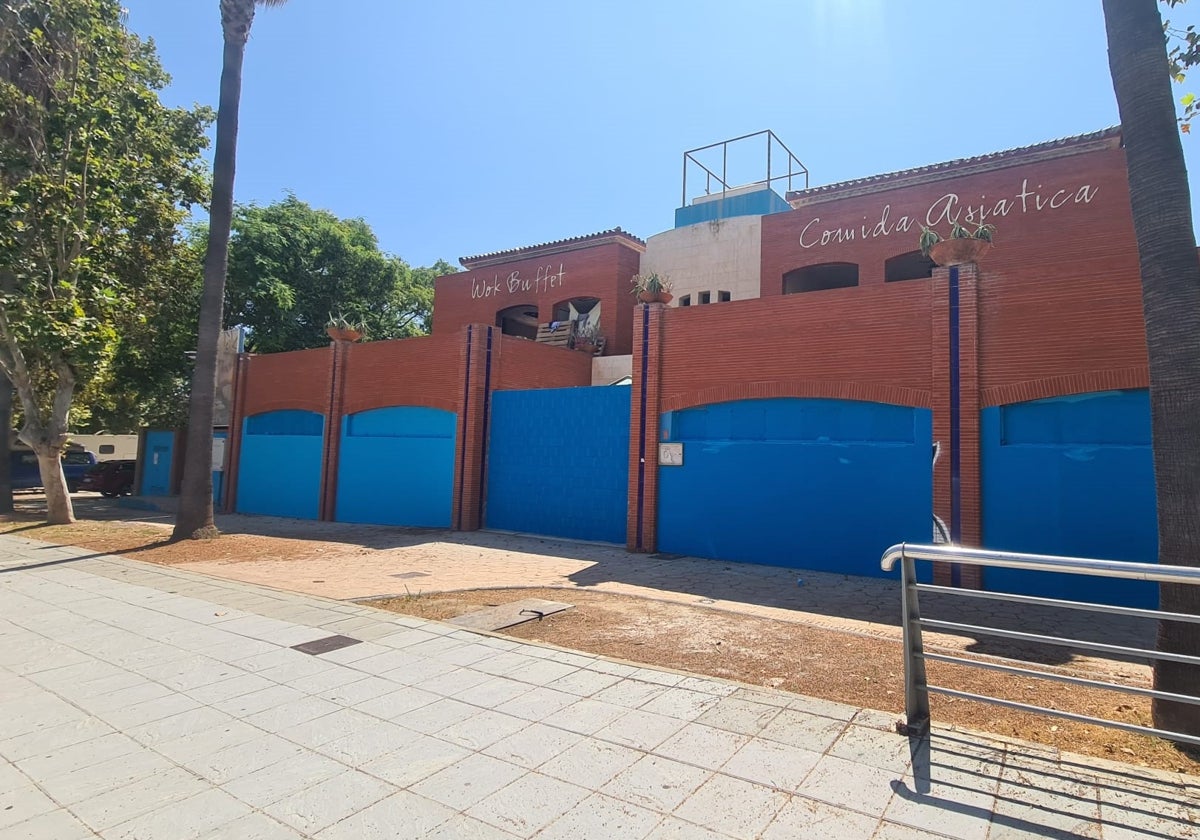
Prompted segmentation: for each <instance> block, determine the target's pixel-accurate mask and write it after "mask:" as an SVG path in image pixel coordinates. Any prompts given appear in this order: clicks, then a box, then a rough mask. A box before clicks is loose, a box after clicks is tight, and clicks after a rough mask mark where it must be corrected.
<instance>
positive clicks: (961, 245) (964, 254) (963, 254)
mask: <svg viewBox="0 0 1200 840" xmlns="http://www.w3.org/2000/svg"><path fill="white" fill-rule="evenodd" d="M991 247H992V243H991V242H987V241H986V240H983V239H943V240H942V241H941V242H939V243H937V244H936V245H934V246H933V247H931V248H930V249H929V258H930V259H931V260H933V261H934V262H935V263H937V264H938V265H940V266H950V265H962V264H963V263H973V262H976V261H978V259H979V258H980V257H982V256H983V255H984V254H986V253H987V252H988V250H989V249H990V248H991Z"/></svg>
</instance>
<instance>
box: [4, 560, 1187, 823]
mask: <svg viewBox="0 0 1200 840" xmlns="http://www.w3.org/2000/svg"><path fill="white" fill-rule="evenodd" d="M38 550H39V549H38V547H37V545H36V544H33V543H30V541H22V540H19V539H15V538H11V537H0V568H7V569H9V571H0V616H2V618H0V701H2V702H3V709H4V715H3V716H0V835H2V836H3V837H4V838H5V840H8V838H9V837H13V838H26V837H28V838H37V840H44V838H55V840H75V839H76V838H85V837H101V838H104V839H105V840H113V838H121V839H122V840H134V838H147V840H150V838H153V840H160V838H171V840H176V838H205V839H206V840H218V839H219V840H249V838H262V840H275V839H276V838H278V839H279V840H294V838H314V837H315V838H319V839H320V840H347V839H348V838H354V840H360V839H361V838H368V840H369V838H385V837H386V838H389V840H390V838H393V837H423V838H425V837H428V838H442V840H449V838H455V840H460V838H472V837H474V838H481V840H496V838H507V840H511V839H512V838H514V837H525V838H529V837H535V836H536V837H538V838H540V840H553V838H556V837H567V836H571V837H588V836H596V837H608V836H619V837H623V838H653V840H666V838H676V840H678V838H706V837H708V838H724V840H729V838H743V837H744V838H750V837H758V838H764V840H778V839H779V838H791V837H804V836H820V837H822V838H838V837H847V838H850V837H852V838H872V840H915V838H918V837H946V838H951V840H996V839H997V838H1008V837H1014V838H1016V837H1020V838H1026V837H1040V838H1045V837H1057V836H1095V837H1103V838H1115V840H1120V838H1127V837H1149V838H1176V837H1189V836H1195V835H1196V833H1197V832H1196V826H1197V821H1198V820H1200V782H1197V780H1196V779H1192V778H1185V777H1182V776H1180V775H1179V774H1169V773H1155V772H1153V771H1147V770H1144V769H1142V768H1133V767H1129V766H1126V765H1120V764H1116V763H1112V762H1102V761H1099V760H1093V759H1086V758H1081V757H1074V756H1065V755H1061V754H1059V753H1058V752H1057V751H1054V750H1045V749H1041V748H1037V747H1032V746H1030V745H1026V744H1019V743H1015V742H1010V741H1005V740H1003V739H1000V738H995V737H990V736H981V735H974V734H968V733H961V732H945V731H940V730H935V733H934V737H933V740H932V743H931V745H930V746H929V748H928V749H927V750H926V751H925V752H922V751H921V750H918V751H917V759H918V760H917V761H916V763H915V764H914V763H913V760H912V759H913V750H912V745H910V743H909V741H908V740H907V739H903V738H901V737H900V736H898V735H896V734H895V732H894V731H893V730H892V729H891V724H892V720H891V716H890V715H884V714H881V713H876V712H872V711H870V710H860V709H856V708H853V707H849V706H842V705H840V704H832V703H827V702H824V701H819V700H813V699H811V698H805V697H800V696H797V695H792V694H787V693H784V692H778V691H772V690H770V689H760V688H754V687H749V686H739V685H737V684H735V683H729V682H725V681H722V680H717V679H709V678H706V677H699V676H690V675H687V674H682V673H679V672H674V671H668V670H660V669H654V668H646V667H641V666H637V665H632V664H629V663H624V662H616V661H612V660H607V659H604V658H602V657H595V656H590V655H584V654H579V653H575V652H571V651H563V650H557V649H553V648H549V647H546V646H542V645H536V644H529V643H524V642H520V641H517V640H512V639H502V638H495V637H490V636H479V635H476V634H473V633H470V632H467V631H464V630H461V629H456V628H453V627H451V626H449V625H445V624H438V623H436V622H426V621H422V620H420V619H414V618H409V617H399V618H393V617H391V616H387V615H377V614H375V613H374V612H373V611H371V610H367V609H364V608H360V607H357V606H353V605H346V604H338V603H335V602H330V601H327V600H324V599H321V598H319V597H312V596H301V595H289V594H287V593H280V592H276V591H272V590H266V589H260V588H258V587H256V586H254V585H250V584H245V583H239V582H232V581H220V580H210V579H206V578H202V577H200V576H198V575H195V574H194V573H189V572H184V571H180V570H178V569H155V568H152V567H145V566H142V565H141V564H139V563H137V562H136V561H131V560H124V559H120V558H112V559H107V558H91V559H87V560H78V561H75V560H72V558H73V557H84V556H86V555H88V554H89V552H84V551H82V550H80V551H74V550H72V549H69V548H65V547H63V548H59V549H57V554H56V555H55V556H56V557H57V558H58V560H60V561H61V562H60V564H59V565H57V566H53V567H35V565H34V561H35V560H37V559H38V554H37V551H38ZM23 567H31V568H23ZM12 569H17V570H16V571H12ZM213 619H223V620H218V621H214V620H213ZM348 622H351V623H349V624H348ZM223 625H226V626H223ZM351 626H352V627H353V628H354V630H353V634H354V638H364V639H370V640H372V641H365V642H363V643H362V644H359V645H354V646H352V647H350V648H344V649H342V650H339V651H332V652H329V653H323V654H320V655H317V656H310V655H308V654H304V653H300V652H299V651H295V650H290V649H288V647H287V644H288V643H295V640H298V639H318V638H322V637H326V636H329V635H334V634H335V633H336V632H337V629H339V628H346V629H348V628H349V627H351ZM331 628H334V629H333V630H331ZM235 631H236V632H235ZM243 634H252V635H243ZM918 746H922V745H919V744H918Z"/></svg>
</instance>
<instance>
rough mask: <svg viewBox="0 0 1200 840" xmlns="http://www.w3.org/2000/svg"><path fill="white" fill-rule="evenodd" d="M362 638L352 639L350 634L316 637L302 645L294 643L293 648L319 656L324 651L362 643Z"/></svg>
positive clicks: (327, 651)
mask: <svg viewBox="0 0 1200 840" xmlns="http://www.w3.org/2000/svg"><path fill="white" fill-rule="evenodd" d="M361 644H362V639H351V638H350V637H349V636H326V637H325V638H324V639H314V640H313V641H311V642H305V643H304V644H302V645H292V650H298V651H300V652H301V653H307V654H311V655H312V656H319V655H320V654H322V653H329V651H331V650H341V649H342V648H344V647H350V645H361Z"/></svg>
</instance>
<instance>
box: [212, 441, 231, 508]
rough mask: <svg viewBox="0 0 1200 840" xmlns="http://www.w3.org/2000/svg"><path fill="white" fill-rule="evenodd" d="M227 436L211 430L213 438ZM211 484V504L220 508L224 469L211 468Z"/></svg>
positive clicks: (223, 485)
mask: <svg viewBox="0 0 1200 840" xmlns="http://www.w3.org/2000/svg"><path fill="white" fill-rule="evenodd" d="M228 437H229V435H228V433H226V432H213V440H226V439H227V438H228ZM226 445H228V443H226ZM212 485H213V506H214V507H216V508H220V506H221V497H222V496H223V495H224V491H225V471H224V470H213V474H212Z"/></svg>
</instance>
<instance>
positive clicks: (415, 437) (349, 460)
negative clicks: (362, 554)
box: [336, 406, 458, 528]
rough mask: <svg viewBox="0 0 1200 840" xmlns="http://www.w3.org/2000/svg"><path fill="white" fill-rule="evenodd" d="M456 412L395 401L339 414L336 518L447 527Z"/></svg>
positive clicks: (340, 519)
mask: <svg viewBox="0 0 1200 840" xmlns="http://www.w3.org/2000/svg"><path fill="white" fill-rule="evenodd" d="M457 425H458V416H457V415H455V414H453V413H451V412H449V411H442V410H440V409H436V408H420V407H417V406H395V407H392V408H377V409H373V410H371V411H362V412H359V413H358V414H351V415H349V416H347V417H345V418H343V419H342V438H341V448H340V454H339V456H338V485H337V511H336V518H337V520H338V521H339V522H369V523H373V524H376V525H419V526H426V527H439V528H448V527H450V511H451V505H452V501H453V493H454V441H455V433H456V429H457Z"/></svg>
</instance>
